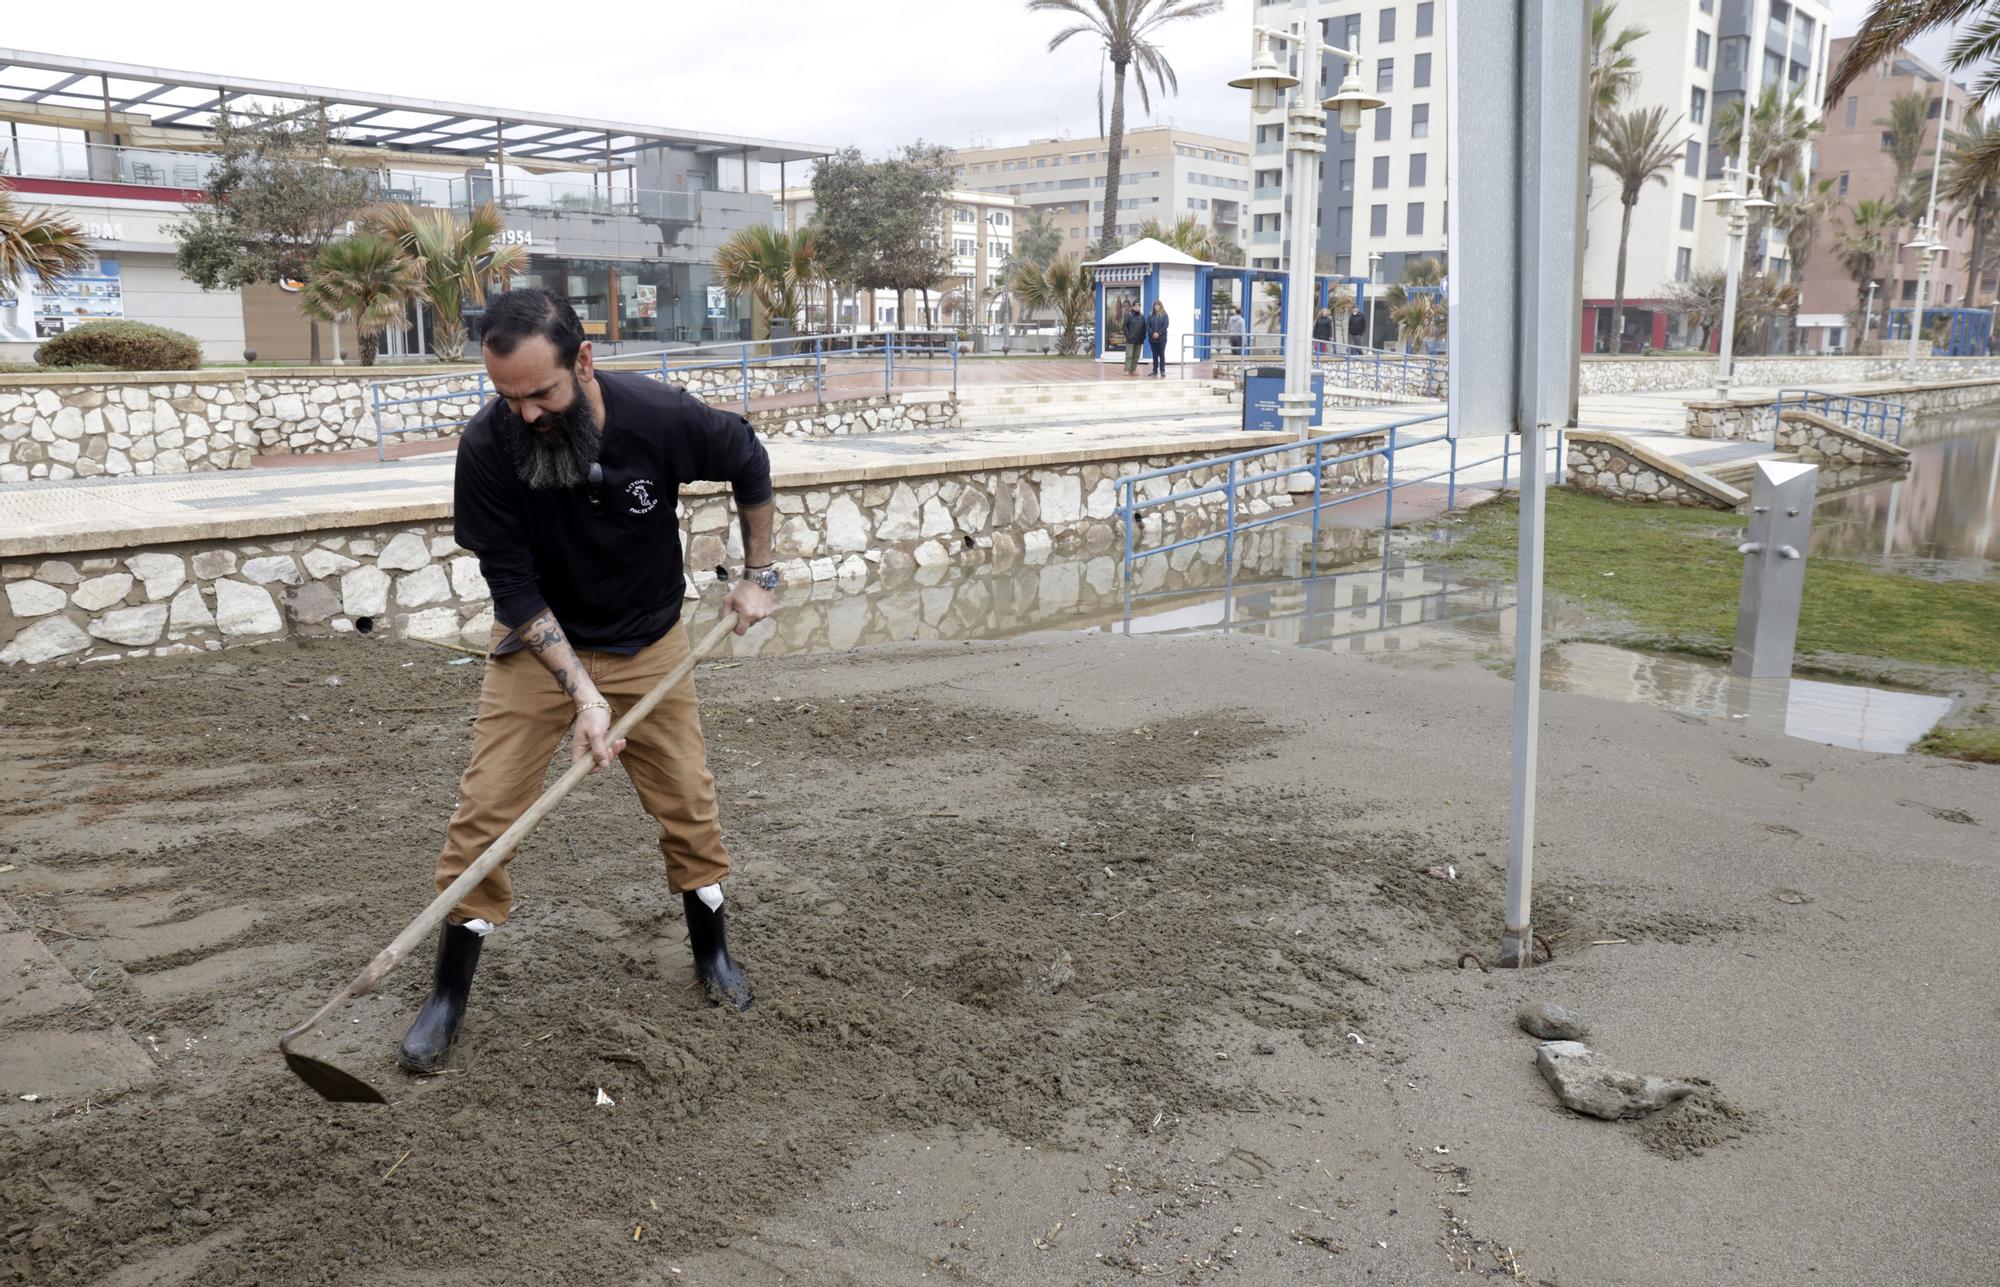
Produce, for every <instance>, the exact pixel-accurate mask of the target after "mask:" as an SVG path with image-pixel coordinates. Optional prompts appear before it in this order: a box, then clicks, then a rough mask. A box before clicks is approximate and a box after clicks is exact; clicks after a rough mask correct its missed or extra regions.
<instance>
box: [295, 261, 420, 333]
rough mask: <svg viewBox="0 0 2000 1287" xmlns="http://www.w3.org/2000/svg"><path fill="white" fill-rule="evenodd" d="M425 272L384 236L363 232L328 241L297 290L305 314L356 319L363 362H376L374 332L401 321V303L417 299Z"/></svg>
mask: <svg viewBox="0 0 2000 1287" xmlns="http://www.w3.org/2000/svg"><path fill="white" fill-rule="evenodd" d="M423 293H424V278H423V273H422V271H421V270H420V269H419V268H418V267H417V265H415V264H413V263H411V262H410V261H409V260H407V259H405V258H403V256H402V254H401V253H400V252H399V251H397V249H396V243H395V242H393V241H390V240H389V239H388V238H386V237H375V236H369V235H366V234H364V235H361V236H357V237H349V238H347V239H346V240H344V241H336V242H333V243H331V244H329V245H328V246H327V247H326V248H325V249H323V250H321V251H320V252H319V257H318V258H317V259H315V260H313V266H312V273H311V275H310V276H308V277H307V278H306V284H305V289H304V290H303V291H301V292H300V295H299V308H300V311H302V312H304V313H305V315H306V316H308V317H312V318H317V319H318V320H320V321H322V322H332V323H333V324H334V325H336V326H338V325H339V324H340V319H341V318H343V317H352V318H353V319H354V326H355V330H356V331H357V332H358V333H359V335H360V339H361V365H363V366H374V365H375V351H376V346H377V341H376V336H377V335H378V334H380V333H381V331H382V330H383V329H384V328H386V327H389V326H391V325H395V326H398V327H400V326H401V325H402V324H403V319H404V309H406V308H407V307H408V306H409V304H410V301H411V300H414V299H421V298H422V297H423Z"/></svg>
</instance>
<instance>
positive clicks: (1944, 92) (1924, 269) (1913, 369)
mask: <svg viewBox="0 0 2000 1287" xmlns="http://www.w3.org/2000/svg"><path fill="white" fill-rule="evenodd" d="M1950 89H1951V82H1950V81H1949V80H1947V81H1946V82H1945V83H1944V85H1943V86H1942V87H1941V88H1940V89H1939V90H1938V131H1937V144H1936V146H1935V147H1934V148H1932V150H1931V199H1930V204H1929V206H1927V207H1926V208H1925V210H1924V228H1925V229H1927V230H1928V231H1919V232H1918V234H1917V239H1918V240H1919V241H1924V242H1926V243H1927V246H1926V248H1925V249H1924V250H1922V251H1920V252H1918V253H1919V254H1920V255H1921V256H1922V259H1921V260H1920V261H1919V263H1918V265H1917V306H1916V308H1915V309H1913V310H1911V313H1910V356H1909V358H1908V359H1907V360H1905V362H1904V364H1903V374H1904V375H1905V376H1907V377H1909V378H1910V379H1915V378H1916V375H1917V338H1918V336H1919V334H1920V333H1921V332H1922V331H1923V329H1924V292H1925V291H1926V290H1928V289H1929V288H1930V284H1931V261H1932V259H1933V258H1934V257H1935V256H1936V255H1937V251H1936V250H1935V249H1933V248H1931V247H1933V246H1934V245H1935V242H1934V241H1932V239H1933V238H1935V237H1936V236H1937V188H1938V171H1939V170H1940V169H1942V168H1943V166H1944V108H1945V103H1946V102H1947V101H1949V91H1950Z"/></svg>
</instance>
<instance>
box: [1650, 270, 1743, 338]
mask: <svg viewBox="0 0 2000 1287" xmlns="http://www.w3.org/2000/svg"><path fill="white" fill-rule="evenodd" d="M1728 287H1729V279H1728V276H1727V274H1725V273H1724V272H1723V270H1722V269H1720V268H1699V269H1696V270H1695V271H1693V272H1691V273H1689V274H1688V275H1687V278H1686V280H1684V281H1671V282H1668V283H1667V284H1666V285H1664V286H1662V287H1660V288H1659V289H1658V290H1657V291H1655V292H1654V294H1655V295H1657V296H1658V297H1659V298H1661V299H1663V300H1665V301H1666V304H1667V307H1668V308H1669V309H1670V310H1672V311H1673V312H1675V313H1678V314H1680V315H1681V317H1682V319H1683V320H1684V321H1685V322H1686V323H1687V324H1688V325H1689V326H1699V327H1700V328H1701V343H1700V344H1699V345H1697V346H1696V347H1698V348H1700V349H1703V350H1706V349H1707V348H1708V340H1709V336H1710V334H1711V333H1712V332H1713V331H1714V330H1715V325H1716V323H1717V322H1720V321H1721V320H1722V303H1723V296H1724V294H1725V293H1726V292H1727V290H1728Z"/></svg>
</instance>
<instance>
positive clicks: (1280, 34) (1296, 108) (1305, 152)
mask: <svg viewBox="0 0 2000 1287" xmlns="http://www.w3.org/2000/svg"><path fill="white" fill-rule="evenodd" d="M1255 30H1256V33H1257V52H1256V54H1255V56H1254V58H1253V59H1252V62H1251V65H1250V73H1249V74H1248V75H1247V76H1239V77H1237V78H1236V79H1235V80H1232V81H1230V82H1229V83H1230V85H1231V86H1232V87H1233V88H1236V89H1247V90H1249V91H1250V92H1251V96H1252V97H1251V106H1252V108H1253V109H1254V110H1256V111H1260V112H1267V111H1270V110H1272V109H1274V108H1276V107H1277V106H1278V95H1279V94H1280V92H1282V91H1296V92H1295V93H1292V94H1291V96H1290V103H1289V110H1288V111H1287V112H1286V114H1285V157H1286V161H1287V166H1286V168H1287V170H1288V171H1289V174H1288V175H1287V178H1286V182H1285V184H1284V186H1283V187H1282V188H1280V189H1279V193H1280V196H1281V197H1282V196H1284V195H1287V194H1288V195H1289V196H1290V197H1291V201H1292V206H1291V213H1290V214H1288V215H1286V216H1285V231H1286V241H1287V244H1288V246H1289V253H1290V255H1291V264H1290V265H1289V268H1288V272H1287V276H1286V293H1287V296H1288V298H1287V300H1286V310H1285V391H1284V392H1283V393H1282V394H1280V395H1279V396H1278V415H1279V417H1280V418H1281V419H1283V420H1284V422H1285V427H1286V429H1288V430H1289V431H1291V432H1293V433H1295V434H1296V435H1297V437H1298V438H1299V440H1300V441H1304V440H1305V439H1307V438H1309V437H1311V436H1312V412H1313V407H1312V403H1313V397H1312V307H1313V276H1314V274H1313V266H1314V254H1313V251H1314V249H1315V243H1316V242H1317V240H1318V223H1319V220H1318V214H1319V185H1320V174H1319V166H1320V158H1321V156H1323V155H1324V154H1325V152H1326V143H1325V139H1326V114H1327V113H1329V112H1334V113H1338V119H1339V121H1340V128H1341V130H1342V131H1343V132H1345V133H1348V134H1352V133H1354V132H1355V131H1356V130H1358V129H1360V128H1361V114H1362V113H1363V112H1366V111H1372V110H1374V109H1375V108H1378V107H1380V106H1382V100H1381V99H1379V98H1375V97H1373V96H1371V95H1370V94H1368V93H1367V92H1365V91H1364V90H1363V89H1362V88H1361V74H1360V72H1359V71H1358V70H1357V69H1358V68H1359V67H1360V64H1361V58H1360V55H1358V54H1356V53H1354V52H1353V51H1352V50H1348V49H1342V48H1340V47H1338V46H1336V45H1328V44H1323V43H1322V42H1321V40H1320V36H1319V3H1318V0H1306V3H1305V13H1304V15H1303V22H1302V24H1301V27H1300V29H1299V30H1298V31H1279V30H1276V29H1274V28H1270V27H1257V28H1256V29H1255ZM1273 42H1279V43H1291V44H1293V45H1296V46H1297V47H1298V51H1299V71H1300V73H1301V75H1300V76H1293V75H1290V74H1288V73H1286V72H1285V71H1283V70H1282V69H1280V68H1279V66H1278V64H1277V61H1276V59H1274V58H1273V57H1272V55H1271V45H1272V43H1273ZM1325 54H1335V55H1338V56H1339V57H1341V58H1345V59H1346V60H1347V75H1346V76H1345V77H1343V78H1342V79H1341V82H1340V88H1339V89H1338V90H1337V91H1336V92H1335V93H1334V94H1333V96H1332V97H1330V98H1324V99H1322V98H1321V97H1320V87H1321V80H1322V77H1321V70H1322V69H1321V66H1320V63H1321V61H1322V57H1323V55H1325Z"/></svg>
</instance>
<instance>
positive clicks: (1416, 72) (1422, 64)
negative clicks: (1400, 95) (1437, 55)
mask: <svg viewBox="0 0 2000 1287" xmlns="http://www.w3.org/2000/svg"><path fill="white" fill-rule="evenodd" d="M1410 86H1411V88H1413V89H1429V88H1430V87H1431V56H1430V55H1429V54H1418V55H1417V57H1416V61H1415V63H1414V64H1413V65H1412V66H1411V68H1410Z"/></svg>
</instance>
